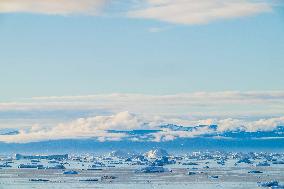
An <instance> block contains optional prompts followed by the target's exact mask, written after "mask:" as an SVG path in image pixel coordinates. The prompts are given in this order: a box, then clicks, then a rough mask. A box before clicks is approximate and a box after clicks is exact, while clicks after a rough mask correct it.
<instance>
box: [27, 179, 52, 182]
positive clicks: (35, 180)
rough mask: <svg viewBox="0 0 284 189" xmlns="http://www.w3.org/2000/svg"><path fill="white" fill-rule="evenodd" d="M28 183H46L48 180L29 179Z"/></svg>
mask: <svg viewBox="0 0 284 189" xmlns="http://www.w3.org/2000/svg"><path fill="white" fill-rule="evenodd" d="M29 181H32V182H48V181H49V180H48V179H30V180H29Z"/></svg>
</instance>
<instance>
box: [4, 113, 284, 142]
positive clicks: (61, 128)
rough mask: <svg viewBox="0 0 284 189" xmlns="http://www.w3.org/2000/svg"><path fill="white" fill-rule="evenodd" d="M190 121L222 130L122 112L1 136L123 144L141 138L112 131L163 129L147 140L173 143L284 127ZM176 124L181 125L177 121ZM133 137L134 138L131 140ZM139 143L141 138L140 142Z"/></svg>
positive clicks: (278, 121) (277, 122)
mask: <svg viewBox="0 0 284 189" xmlns="http://www.w3.org/2000/svg"><path fill="white" fill-rule="evenodd" d="M180 122H183V123H185V122H187V124H188V125H185V126H187V127H192V128H194V126H197V125H200V124H204V123H206V124H208V125H215V124H216V125H218V129H217V131H216V130H212V129H211V128H210V127H200V128H199V127H198V128H197V129H194V130H190V131H188V130H186V131H185V130H172V129H169V128H161V127H160V126H161V125H167V124H169V123H171V124H172V123H173V122H171V120H167V119H157V118H150V117H144V116H139V115H135V114H130V113H129V112H120V113H117V114H114V115H110V116H94V117H88V118H79V119H76V120H74V121H71V122H66V123H60V124H58V125H55V126H53V127H43V126H40V125H33V126H32V127H30V128H29V129H20V130H19V133H18V134H15V135H0V141H2V142H8V143H11V142H13V143H15V142H16V143H26V142H35V141H45V140H58V139H88V138H93V139H96V140H98V141H101V142H103V141H120V140H124V139H126V140H134V141H137V138H135V137H132V136H129V135H128V134H127V133H125V132H109V131H110V130H116V131H131V130H160V131H159V132H155V133H151V134H148V135H145V136H144V137H145V138H147V137H148V139H147V140H150V141H155V142H160V141H171V140H174V139H177V138H193V137H198V136H200V135H204V134H210V133H213V132H220V133H222V132H224V131H234V130H240V129H241V130H244V131H247V132H252V131H267V130H273V129H275V128H276V127H277V126H281V125H284V117H277V118H270V119H260V120H256V121H246V120H240V119H232V118H228V119H223V120H218V119H215V120H213V119H210V120H180ZM175 124H178V122H176V123H175ZM129 137H130V138H129ZM138 141H139V139H138Z"/></svg>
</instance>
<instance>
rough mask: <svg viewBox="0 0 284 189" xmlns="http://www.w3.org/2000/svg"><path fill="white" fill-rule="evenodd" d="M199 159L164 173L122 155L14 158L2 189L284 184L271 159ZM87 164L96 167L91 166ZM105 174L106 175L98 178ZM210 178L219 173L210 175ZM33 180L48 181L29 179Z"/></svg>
mask: <svg viewBox="0 0 284 189" xmlns="http://www.w3.org/2000/svg"><path fill="white" fill-rule="evenodd" d="M220 156H222V155H220ZM198 157H199V156H198ZM198 157H197V159H196V158H192V157H191V158H190V157H188V156H185V157H183V158H182V159H181V160H180V159H179V158H176V163H174V164H167V165H164V167H165V168H167V169H169V170H171V172H164V173H141V172H139V173H138V172H136V170H137V169H140V168H143V167H145V166H147V165H138V164H135V163H134V161H131V162H128V161H126V159H119V158H118V159H116V158H112V159H104V158H103V157H100V158H91V159H84V158H83V157H81V158H79V160H74V159H72V158H71V159H68V160H62V161H58V162H57V161H53V162H52V161H49V160H40V161H39V162H32V161H31V160H15V159H13V160H10V162H9V163H8V165H10V166H11V167H7V168H5V167H3V168H1V169H0V189H33V188H34V189H57V188H58V189H67V188H68V189H70V188H114V189H117V188H118V189H120V188H121V189H128V188H129V189H143V188H161V189H162V188H163V189H167V188H169V189H180V188H194V189H217V188H218V189H219V188H224V189H237V188H245V189H247V188H250V189H260V187H259V186H258V182H267V181H271V180H277V181H279V182H280V184H284V165H283V164H272V162H273V160H271V162H269V163H270V164H271V166H261V167H258V166H256V165H257V163H259V162H263V161H265V159H264V158H263V157H262V156H259V157H258V158H254V160H253V163H252V164H247V163H239V164H236V162H237V161H238V159H234V158H229V157H230V156H226V157H227V160H226V161H225V165H221V164H218V163H217V162H219V161H220V160H219V158H217V159H204V160H203V159H200V158H198ZM200 157H201V156H200ZM273 158H278V160H282V159H283V156H273ZM4 162H8V160H5V161H4V160H3V161H2V162H0V163H1V164H3V163H4ZM98 162H99V163H98ZM189 162H190V163H192V164H190V163H189ZM100 163H101V164H103V165H104V166H102V167H93V165H94V164H98V165H100ZM20 164H25V165H37V164H38V165H43V166H44V167H52V166H54V165H56V164H62V165H64V166H65V168H66V169H31V168H28V169H26V168H18V166H19V165H20ZM207 166H208V167H209V168H208V167H207ZM90 168H98V169H97V170H90ZM70 170H74V171H76V172H78V174H63V173H64V172H65V171H70ZM249 171H261V172H263V173H259V174H254V173H249ZM188 172H194V173H195V174H193V175H188ZM103 176H108V177H106V178H103V179H102V177H103ZM212 176H216V177H217V176H218V177H217V178H214V177H212ZM111 177H113V178H111ZM31 179H44V180H48V181H47V182H44V181H31ZM96 179H97V181H96ZM88 180H89V181H88Z"/></svg>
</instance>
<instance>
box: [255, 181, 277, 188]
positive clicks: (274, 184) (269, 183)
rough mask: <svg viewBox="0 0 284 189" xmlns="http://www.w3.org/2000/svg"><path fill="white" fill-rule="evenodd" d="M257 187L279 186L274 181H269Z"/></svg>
mask: <svg viewBox="0 0 284 189" xmlns="http://www.w3.org/2000/svg"><path fill="white" fill-rule="evenodd" d="M258 185H259V186H261V187H278V186H279V182H278V181H276V180H273V181H269V182H260V183H258Z"/></svg>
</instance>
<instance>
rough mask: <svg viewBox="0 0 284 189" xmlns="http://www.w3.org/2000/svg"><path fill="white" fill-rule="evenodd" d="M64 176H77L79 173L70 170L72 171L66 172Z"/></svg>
mask: <svg viewBox="0 0 284 189" xmlns="http://www.w3.org/2000/svg"><path fill="white" fill-rule="evenodd" d="M63 174H64V175H77V174H78V172H77V171H74V170H70V171H65V172H63Z"/></svg>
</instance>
